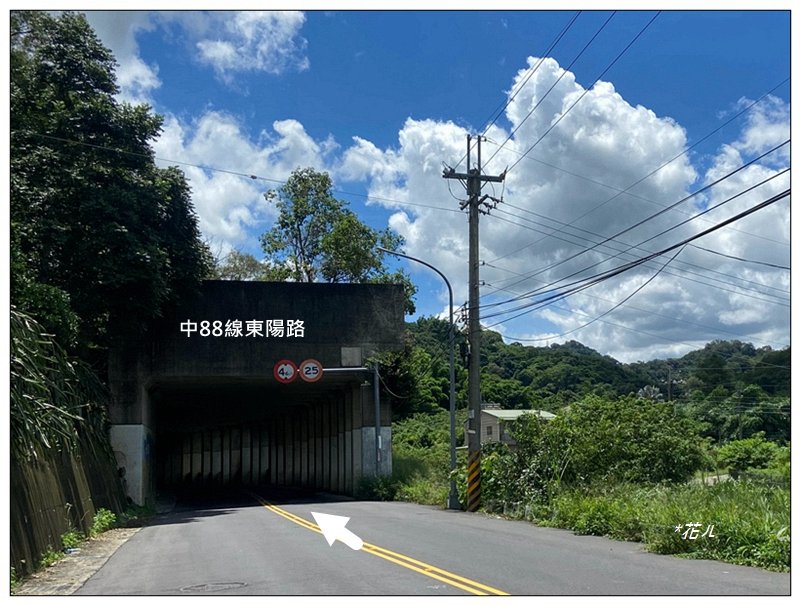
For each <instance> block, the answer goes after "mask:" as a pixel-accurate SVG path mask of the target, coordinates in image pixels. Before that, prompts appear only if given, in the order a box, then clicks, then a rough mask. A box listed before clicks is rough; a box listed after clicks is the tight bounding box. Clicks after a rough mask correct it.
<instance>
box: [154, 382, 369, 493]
mask: <svg viewBox="0 0 800 605" xmlns="http://www.w3.org/2000/svg"><path fill="white" fill-rule="evenodd" d="M369 378H370V377H369V374H367V373H364V372H363V371H362V372H352V373H346V374H342V375H338V376H333V375H331V376H326V377H325V380H324V381H322V380H321V381H320V382H318V383H302V382H299V381H298V382H296V383H292V384H277V383H276V382H275V381H274V380H253V379H249V380H244V379H234V378H216V379H212V378H206V379H198V378H197V377H193V378H192V379H191V380H185V381H183V380H175V379H171V380H169V381H161V382H157V383H155V384H153V385H151V386H150V388H149V393H148V394H149V400H150V404H151V413H152V419H153V433H154V444H153V447H154V452H153V454H154V461H155V468H154V469H153V471H154V475H155V477H154V480H155V481H154V483H155V488H156V491H157V492H159V493H165V492H167V493H178V494H182V495H191V494H201V493H203V494H209V493H224V492H229V491H235V490H241V489H242V488H252V489H256V488H261V487H284V486H285V487H300V488H308V489H313V490H318V491H327V492H333V493H353V491H354V489H355V488H356V487H357V482H358V479H359V478H360V477H361V476H362V474H363V473H362V470H363V469H362V465H363V456H364V455H373V456H374V455H375V454H374V453H372V454H370V453H369V451H370V450H371V451H372V452H374V443H375V441H374V434H375V430H374V428H372V427H374V417H375V416H374V411H372V413H370V411H371V409H372V399H371V391H372V383H371V381H370V380H369ZM367 404H368V405H367Z"/></svg>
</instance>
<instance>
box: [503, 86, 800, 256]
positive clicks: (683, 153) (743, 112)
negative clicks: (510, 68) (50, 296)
mask: <svg viewBox="0 0 800 605" xmlns="http://www.w3.org/2000/svg"><path fill="white" fill-rule="evenodd" d="M788 81H789V78H786V79H784V80H783V81H782V82H780V83H779V84H777V85H776V86H774V87H773V88H771V89H770V90H768V91H767V92H765V93H764V94H763V95H761V96H760V97H759V98H758V99H756V100H755V101H753V102H752V103H750V104H749V105H748V106H747V107H745V108H743V109H742V110H741V111H739V112H738V113H736V114H734V115H733V116H732V117H731V118H729V119H728V120H726V121H725V122H723V123H722V124H720V125H719V126H718V127H717V128H715V129H714V130H712V131H711V132H709V133H708V134H706V135H705V136H703V137H701V138H700V139H699V140H697V141H696V142H695V143H693V144H692V145H690V146H689V147H687V148H686V149H684V150H683V151H682V152H680V153H679V154H677V155H676V156H674V157H673V158H672V159H670V160H668V161H666V162H665V163H663V164H661V165H660V166H658V167H657V168H655V169H654V170H652V171H651V172H649V173H647V174H646V175H644V176H643V177H642V178H640V179H639V180H637V181H635V182H633V183H631V184H630V185H629V186H628V187H626V188H625V189H623V190H621V191H619V192H618V193H617V194H616V195H613V196H612V197H610V198H608V199H607V200H605V201H604V202H603V203H601V204H600V205H598V206H596V207H594V208H592V209H590V210H587V211H586V212H584V213H583V214H581V215H580V216H578V217H576V218H575V219H574V220H573V221H572V222H571V223H570V224H572V223H576V222H577V221H579V220H581V219H582V218H583V217H585V216H587V215H589V214H591V213H592V212H594V211H596V210H598V209H600V208H601V207H603V206H605V205H606V204H607V203H609V202H611V201H613V200H615V199H617V198H618V197H619V196H620V195H623V194H627V193H628V192H629V191H630V190H631V189H633V188H634V187H636V186H637V185H639V184H640V183H642V182H644V181H645V180H647V179H649V178H650V177H651V176H653V175H654V174H656V173H657V172H659V171H660V170H662V169H664V168H666V167H667V166H669V165H670V164H671V163H672V162H674V161H675V160H677V159H679V158H681V157H683V156H684V155H686V154H687V153H689V151H691V150H692V149H694V148H695V147H697V146H698V145H700V144H701V143H703V142H705V141H706V140H708V139H709V138H711V137H712V136H713V135H715V134H716V133H717V132H719V131H720V130H722V129H723V128H725V127H726V126H727V125H728V124H730V123H731V122H733V121H735V120H737V119H738V118H739V117H740V116H742V115H744V114H745V113H747V112H749V111H750V110H751V109H752V108H753V107H755V106H756V105H757V104H758V103H760V102H761V101H763V100H764V99H766V98H767V97H768V96H770V95H771V94H772V93H773V92H775V91H776V90H777V89H778V88H780V87H781V86H783V85H784V84H786V82H788ZM534 146H535V144H534ZM531 149H533V147H531ZM531 149H529V150H528V151H526V152H525V154H523V156H522V157H527V154H528V153H529V152H530V151H531ZM520 159H522V158H520ZM518 163H519V161H517V162H516V163H515V164H514V166H516V165H517V164H518ZM542 239H545V238H540V239H539V240H536V241H535V242H531V243H530V244H527V245H526V246H523V248H520V249H519V250H522V249H524V248H525V247H527V246H532V245H534V244H536V243H538V242H540V241H541V240H542ZM519 250H515V251H512V252H510V253H509V254H506V255H505V256H508V255H510V254H515V253H516V252H519ZM500 258H504V257H502V256H501V257H498V258H496V259H494V260H499V259H500Z"/></svg>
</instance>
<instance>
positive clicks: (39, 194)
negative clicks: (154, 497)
mask: <svg viewBox="0 0 800 605" xmlns="http://www.w3.org/2000/svg"><path fill="white" fill-rule="evenodd" d="M11 66H12V68H11V154H10V155H11V158H10V159H11V187H10V189H11V196H10V208H11V233H12V237H11V244H12V251H11V257H12V259H13V260H12V280H11V300H12V303H13V304H15V305H16V306H17V307H18V308H19V309H20V310H23V311H26V312H28V313H31V314H35V315H37V316H38V317H41V319H42V321H43V322H44V323H45V326H46V327H47V329H48V330H49V331H50V333H52V334H55V335H56V337H57V338H58V339H59V340H60V342H61V344H62V345H63V346H66V347H69V348H72V347H73V346H77V347H80V348H81V349H82V350H89V349H91V348H92V347H95V346H98V345H99V346H108V345H109V344H110V343H111V342H113V341H114V339H115V338H117V337H119V336H122V335H125V334H130V333H136V332H138V331H140V330H143V329H144V328H145V326H146V324H147V322H148V321H149V320H151V319H153V318H155V317H159V316H160V315H161V314H162V313H163V311H164V310H165V308H167V307H168V306H169V305H171V304H174V303H175V302H176V301H177V300H179V299H180V298H182V297H184V296H186V295H187V294H188V293H190V292H191V291H192V290H194V289H195V288H196V287H197V285H198V284H199V280H200V278H201V277H203V276H204V275H205V274H206V273H207V271H208V268H209V266H208V261H209V257H208V251H207V249H206V248H205V247H204V245H203V244H202V243H201V242H200V240H199V231H198V229H197V220H196V217H195V215H194V211H193V209H192V205H191V201H190V193H189V187H188V185H187V183H186V180H185V178H184V176H183V173H181V172H180V171H178V170H177V169H175V168H167V169H160V168H157V167H156V165H155V159H154V155H153V151H152V149H151V147H150V141H152V140H153V139H154V138H155V137H156V136H158V134H159V132H160V130H161V123H162V120H161V118H160V117H158V116H155V115H153V114H152V113H151V112H150V108H149V107H147V106H144V105H141V106H131V105H128V104H126V103H120V102H118V101H117V99H116V96H115V95H116V93H117V91H118V89H117V85H116V81H115V75H114V68H115V62H114V58H113V56H112V55H111V52H110V51H109V50H108V49H107V48H105V47H103V45H102V44H101V43H100V41H99V40H98V38H97V36H96V35H95V34H94V32H93V31H92V29H91V27H90V26H89V25H88V23H87V21H86V19H85V17H83V16H82V15H79V14H74V13H69V12H66V13H62V14H60V15H58V16H53V15H51V14H50V13H46V12H27V11H15V12H12V14H11Z"/></svg>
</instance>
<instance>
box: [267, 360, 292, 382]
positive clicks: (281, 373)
mask: <svg viewBox="0 0 800 605" xmlns="http://www.w3.org/2000/svg"><path fill="white" fill-rule="evenodd" d="M272 375H273V376H274V377H275V380H277V381H278V382H280V383H283V384H289V383H290V382H292V381H293V380H294V379H295V378H297V366H296V365H294V362H293V361H291V360H289V359H281V360H280V361H279V362H278V363H276V364H275V367H274V368H272Z"/></svg>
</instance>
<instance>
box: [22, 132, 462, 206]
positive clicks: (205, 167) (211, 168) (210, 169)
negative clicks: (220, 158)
mask: <svg viewBox="0 0 800 605" xmlns="http://www.w3.org/2000/svg"><path fill="white" fill-rule="evenodd" d="M11 133H12V134H29V135H33V136H37V137H41V138H43V139H50V140H53V141H60V142H62V143H70V144H72V145H81V146H84V147H91V148H93V149H101V150H104V151H113V152H115V153H123V154H126V155H131V156H136V157H143V158H147V159H152V160H157V161H159V162H165V163H168V164H177V165H180V166H189V167H191V168H198V169H200V170H205V171H208V172H219V173H221V174H230V175H232V176H238V177H241V178H246V179H249V180H252V181H265V182H269V183H277V184H279V185H285V184H286V180H285V179H283V180H281V179H276V178H271V177H267V176H260V175H256V174H249V173H246V172H238V171H236V170H227V169H225V168H215V167H214V166H209V165H206V164H195V163H192V162H186V161H183V160H175V159H169V158H164V157H161V156H156V155H148V154H146V153H140V152H136V151H128V150H125V149H118V148H114V147H108V146H105V145H97V144H94V143H86V142H84V141H75V140H73V139H66V138H63V137H57V136H53V135H49V134H44V133H41V132H34V131H20V130H12V131H11ZM331 191H332V192H333V193H338V194H340V195H351V196H355V197H363V198H367V199H368V200H370V199H371V200H375V201H379V202H388V203H390V204H398V205H400V206H416V207H420V208H430V209H432V210H442V211H444V212H455V213H457V214H460V212H459V211H458V210H456V209H455V208H443V207H440V206H433V205H431V204H421V203H419V202H406V201H401V200H395V199H391V198H386V197H380V196H376V195H371V194H368V193H355V192H353V191H344V190H342V189H331Z"/></svg>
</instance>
